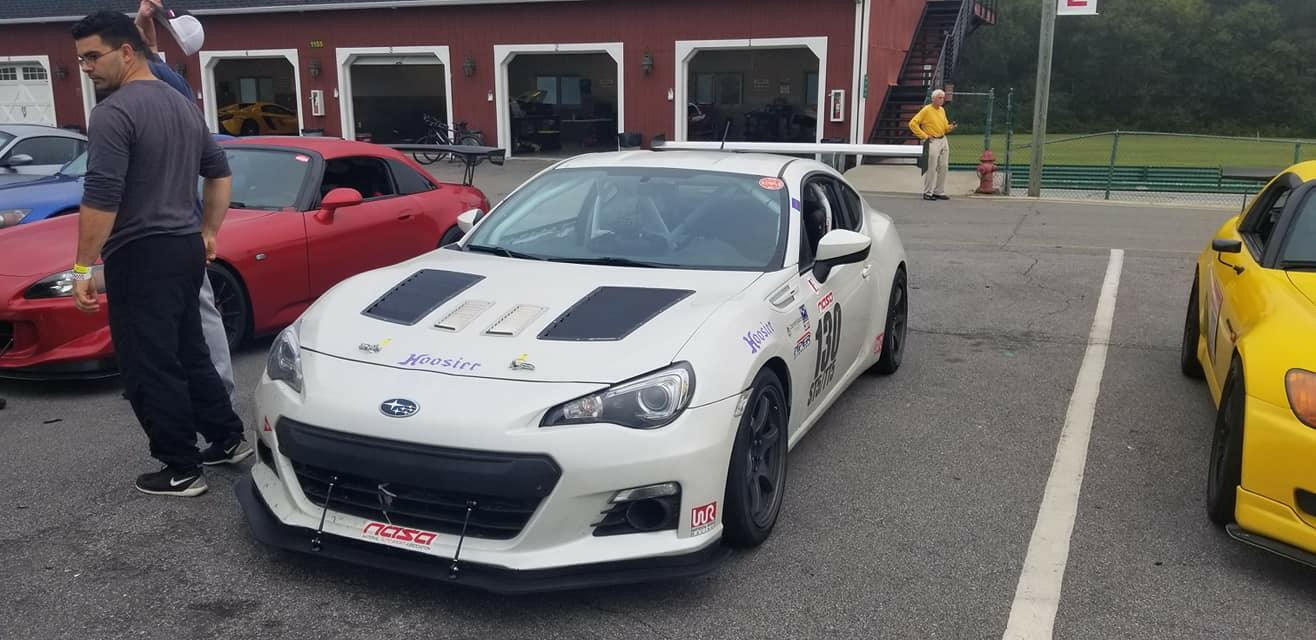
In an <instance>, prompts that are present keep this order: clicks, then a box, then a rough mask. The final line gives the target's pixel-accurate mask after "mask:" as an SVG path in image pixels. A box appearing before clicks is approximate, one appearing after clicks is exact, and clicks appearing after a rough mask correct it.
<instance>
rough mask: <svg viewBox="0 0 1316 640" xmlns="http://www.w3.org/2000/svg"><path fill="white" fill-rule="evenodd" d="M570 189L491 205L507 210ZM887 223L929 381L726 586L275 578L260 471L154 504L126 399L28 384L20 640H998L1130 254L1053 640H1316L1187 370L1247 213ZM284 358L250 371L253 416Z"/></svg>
mask: <svg viewBox="0 0 1316 640" xmlns="http://www.w3.org/2000/svg"><path fill="white" fill-rule="evenodd" d="M542 166H544V165H542V164H538V165H537V164H534V163H532V162H530V161H520V162H516V161H513V162H509V163H508V165H507V167H505V168H502V169H498V168H489V167H486V168H482V169H481V174H480V177H479V178H478V179H477V183H479V184H481V185H482V186H484V187H485V188H486V190H487V191H488V192H489V196H490V198H491V199H493V200H495V201H496V200H498V199H499V198H500V197H501V195H503V194H505V193H506V191H507V190H508V189H509V188H510V186H511V185H515V184H516V183H517V182H518V181H519V180H521V179H523V178H524V177H525V175H526V174H528V173H529V172H531V171H533V170H534V169H536V168H540V167H542ZM449 171H454V172H455V170H454V169H453V168H450V167H439V168H437V172H438V173H439V174H440V175H446V172H449ZM869 199H870V201H871V202H873V204H874V205H875V206H877V207H878V208H879V209H881V210H883V211H886V212H887V213H888V214H890V215H891V216H892V217H893V218H895V220H896V221H897V225H898V229H899V231H900V233H901V235H902V237H903V239H904V241H905V244H906V246H907V249H908V252H909V256H910V276H911V278H910V282H911V286H912V290H911V319H910V326H911V334H910V336H909V347H908V349H909V350H908V352H907V355H906V359H905V362H904V366H903V368H902V369H901V370H900V372H899V373H898V374H896V375H895V376H892V377H889V378H879V377H864V378H861V379H860V380H859V381H858V382H856V383H855V384H854V385H853V386H852V387H851V388H850V390H849V392H848V393H847V394H846V395H845V397H844V398H843V399H842V400H841V401H840V402H838V403H837V404H836V405H835V406H834V407H833V408H832V409H831V411H830V412H829V413H828V415H827V416H826V417H825V418H824V419H823V420H822V422H821V423H820V424H819V425H818V426H817V427H816V428H815V429H814V430H813V431H812V432H811V433H810V434H809V436H808V437H807V438H805V439H804V440H803V441H802V442H801V443H800V444H799V446H798V447H797V448H796V449H795V450H794V451H793V452H792V454H791V457H790V471H789V478H788V485H787V486H788V489H787V496H786V502H785V505H784V508H783V512H782V515H781V519H780V520H779V522H778V525H777V528H776V531H775V532H774V534H773V536H772V538H771V539H770V540H769V541H768V542H767V543H766V544H764V545H763V546H762V547H761V548H759V549H757V550H755V551H751V552H739V553H736V554H735V555H733V556H732V557H731V558H730V559H729V560H728V561H727V562H725V563H724V564H723V565H722V566H721V567H720V568H718V569H717V570H715V571H714V572H712V573H711V574H709V575H707V576H704V577H702V578H698V579H694V580H689V581H684V582H675V583H662V584H650V585H640V586H634V587H624V588H610V589H604V590H592V591H580V592H568V593H556V594H547V595H537V596H530V597H501V596H494V595H489V594H484V593H480V592H474V591H469V590H466V589H460V588H453V587H451V586H449V585H445V584H440V583H433V582H428V581H424V580H418V579H411V578H404V577H398V576H394V575H389V574H384V573H379V572H375V571H370V570H362V569H358V568H354V567H350V566H343V565H338V564H332V563H328V562H324V561H320V560H319V559H316V558H310V557H305V556H294V555H290V554H286V553H282V552H278V551H273V550H269V549H266V548H263V547H260V546H257V545H256V543H254V542H253V541H252V540H251V538H250V536H249V535H248V532H247V528H246V523H245V522H244V520H243V519H242V517H241V515H240V513H239V510H238V506H237V503H236V501H235V500H234V498H233V493H232V485H233V483H234V482H236V481H237V479H238V478H239V477H240V474H242V473H244V472H245V465H244V469H241V470H239V469H220V470H212V471H209V472H208V481H209V484H210V487H211V491H210V492H209V493H208V494H206V495H205V496H204V497H202V498H199V499H196V500H180V499H164V498H156V497H150V496H145V495H141V494H138V493H137V492H135V491H134V490H133V488H132V480H133V477H134V476H135V475H136V474H138V473H141V472H143V471H147V470H153V469H154V468H155V463H154V461H152V460H150V459H149V458H147V457H146V454H145V451H146V442H145V437H144V436H143V435H142V434H141V432H140V430H139V429H138V428H137V427H136V426H135V423H134V421H133V419H132V416H131V412H130V410H129V407H128V405H127V403H126V402H125V401H123V400H122V399H121V398H120V397H119V393H118V388H117V384H116V383H115V382H114V381H112V380H111V381H105V382H98V383H79V384H57V385H52V384H35V383H12V382H0V397H4V398H7V399H8V407H7V408H6V409H4V410H3V411H0V438H2V439H3V440H2V441H3V445H2V446H0V575H2V576H4V579H3V580H2V581H0V609H3V610H4V611H6V612H7V614H6V615H5V616H4V621H3V623H2V626H0V637H4V638H38V637H40V638H120V637H123V638H139V637H140V638H174V637H191V638H212V637H213V638H227V637H267V638H285V637H286V638H303V637H321V638H366V637H369V638H378V637H385V636H406V637H417V638H420V637H423V638H573V639H574V638H630V637H640V636H642V635H643V636H645V637H652V638H692V637H700V638H768V637H782V638H786V637H789V638H875V637H882V638H1000V637H1002V634H1003V633H1004V632H1005V630H1006V627H1007V623H1008V621H1009V620H1010V617H1011V612H1012V609H1014V608H1016V597H1015V594H1016V587H1017V585H1018V583H1019V580H1020V575H1021V571H1023V569H1024V563H1025V558H1026V557H1027V556H1028V554H1029V548H1030V539H1031V537H1032V535H1033V531H1034V523H1035V522H1036V521H1037V519H1038V513H1039V505H1041V504H1042V501H1043V492H1044V489H1045V488H1046V486H1047V482H1048V477H1049V475H1050V474H1051V471H1052V463H1053V459H1054V458H1055V456H1056V451H1057V443H1058V441H1059V439H1060V433H1061V430H1062V428H1063V427H1064V426H1065V424H1066V415H1067V411H1068V408H1069V404H1070V400H1071V395H1072V394H1073V393H1074V391H1075V387H1076V380H1077V379H1078V377H1079V370H1080V366H1081V364H1082V362H1083V361H1084V358H1085V353H1086V352H1087V351H1088V346H1089V336H1090V332H1091V329H1092V325H1093V320H1094V315H1095V314H1097V312H1098V307H1099V304H1098V301H1099V299H1100V297H1101V294H1102V290H1103V282H1106V281H1108V271H1109V270H1110V266H1111V260H1112V251H1111V250H1112V249H1114V250H1121V251H1122V252H1123V253H1122V269H1120V270H1119V271H1118V272H1117V274H1116V275H1117V276H1118V280H1117V289H1116V292H1117V295H1116V296H1115V297H1114V300H1113V301H1114V307H1113V311H1114V313H1113V318H1112V322H1111V324H1110V327H1111V334H1110V339H1109V341H1108V343H1107V344H1105V348H1106V354H1105V360H1104V367H1103V368H1102V373H1103V375H1102V376H1101V377H1100V387H1099V395H1097V396H1096V405H1095V412H1094V413H1093V414H1092V416H1093V419H1092V425H1091V437H1090V443H1089V446H1088V447H1087V457H1086V464H1085V465H1082V466H1081V468H1078V469H1070V470H1069V471H1071V472H1073V473H1077V474H1078V476H1079V477H1080V478H1081V480H1082V485H1081V489H1082V491H1081V494H1080V497H1079V499H1078V503H1077V514H1076V518H1075V521H1074V525H1073V531H1072V536H1071V537H1070V538H1069V540H1070V548H1069V554H1068V558H1067V564H1066V565H1065V566H1064V573H1063V588H1062V589H1061V590H1059V601H1058V609H1057V610H1056V614H1055V618H1054V637H1057V638H1202V637H1248V638H1269V637H1273V638H1299V637H1311V635H1312V633H1313V629H1316V607H1314V606H1313V604H1312V595H1313V594H1314V593H1316V570H1312V569H1308V568H1304V567H1301V566H1299V565H1296V564H1293V563H1290V562H1288V561H1286V560H1283V559H1280V558H1277V557H1273V556H1271V555H1268V554H1266V553H1265V552H1262V551H1259V550H1256V549H1253V548H1250V547H1246V546H1243V545H1241V544H1239V543H1237V542H1234V541H1233V540H1231V539H1230V538H1228V536H1226V535H1225V534H1224V532H1223V531H1221V530H1218V529H1216V528H1215V527H1213V526H1212V525H1211V524H1210V523H1209V521H1208V520H1207V518H1206V514H1205V509H1204V505H1203V503H1204V492H1205V483H1206V480H1205V476H1206V467H1207V452H1208V447H1209V440H1210V426H1211V423H1212V420H1213V416H1214V411H1213V408H1212V406H1211V403H1210V400H1209V397H1208V395H1207V392H1206V389H1205V387H1204V386H1203V385H1202V384H1201V383H1199V382H1196V381H1190V380H1187V379H1185V378H1183V377H1182V376H1181V375H1180V374H1179V370H1178V363H1177V360H1176V357H1177V350H1178V344H1179V339H1180V331H1181V328H1182V322H1183V310H1184V309H1183V307H1184V303H1185V300H1186V295H1187V291H1188V287H1189V284H1190V281H1191V272H1190V266H1191V263H1192V259H1193V255H1194V253H1196V251H1198V250H1199V248H1200V247H1201V246H1202V245H1203V244H1204V243H1205V241H1206V239H1207V238H1208V237H1209V235H1210V234H1211V232H1212V231H1213V230H1214V229H1215V227H1216V226H1217V225H1218V224H1219V223H1220V222H1221V221H1223V220H1224V219H1225V218H1226V217H1228V216H1229V215H1230V211H1228V210H1223V209H1216V210H1194V209H1187V208H1175V207H1164V208H1152V207H1136V206H1099V205H1090V204H1068V203H1062V202H1047V201H1043V202H1020V201H1019V200H1017V199H1015V200H1005V199H977V198H974V199H969V198H961V199H955V200H952V201H950V202H935V203H929V202H924V201H922V200H920V199H918V198H917V197H906V196H879V195H870V196H869ZM269 342H270V341H269V339H268V338H264V339H258V340H256V341H255V342H254V343H252V344H250V345H249V346H247V347H246V348H244V349H243V350H241V351H240V352H239V353H237V354H235V364H236V366H237V370H238V371H237V373H238V379H239V382H240V384H241V385H243V386H245V387H246V389H247V391H245V392H244V393H243V394H242V403H241V406H240V407H239V413H240V414H241V415H243V416H250V415H252V402H251V392H250V388H251V387H252V386H253V385H254V384H255V381H256V380H257V379H258V377H259V375H260V372H261V370H262V368H263V366H264V358H265V350H266V349H267V348H268V346H269ZM1026 604H1028V603H1026V602H1025V603H1023V605H1026ZM1023 605H1020V606H1023Z"/></svg>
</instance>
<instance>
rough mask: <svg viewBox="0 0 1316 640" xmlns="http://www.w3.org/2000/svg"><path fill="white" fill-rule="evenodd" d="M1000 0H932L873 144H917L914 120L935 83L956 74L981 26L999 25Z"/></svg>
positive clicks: (874, 132) (892, 88)
mask: <svg viewBox="0 0 1316 640" xmlns="http://www.w3.org/2000/svg"><path fill="white" fill-rule="evenodd" d="M996 2H997V0H928V3H927V5H926V6H925V7H924V9H923V17H922V18H921V19H920V21H919V26H918V29H917V30H916V31H915V32H914V40H913V42H912V43H911V44H910V47H909V53H907V54H906V55H905V64H904V66H903V67H902V68H901V70H900V76H899V78H898V79H897V82H896V84H894V85H891V86H888V87H887V89H886V96H885V97H884V98H883V99H882V107H881V109H880V110H879V111H878V115H877V121H876V122H875V123H874V126H873V130H872V132H871V133H870V134H869V136H868V142H869V143H871V144H905V143H908V144H913V143H915V142H917V138H915V137H914V133H913V132H911V131H910V130H909V119H910V118H912V117H914V114H916V113H918V110H919V109H921V108H923V105H924V104H926V103H927V99H928V96H929V94H930V93H931V92H932V89H933V88H935V87H941V86H944V85H945V84H946V82H947V81H949V80H953V79H954V77H955V69H956V67H957V65H958V63H959V58H960V50H961V49H962V48H963V46H964V40H965V38H967V37H968V35H969V34H970V33H973V31H974V30H976V29H977V28H978V27H980V26H982V25H987V24H996Z"/></svg>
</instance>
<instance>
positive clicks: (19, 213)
mask: <svg viewBox="0 0 1316 640" xmlns="http://www.w3.org/2000/svg"><path fill="white" fill-rule="evenodd" d="M29 213H32V210H31V209H0V229H3V228H5V227H12V226H14V225H16V224H18V223H20V222H22V221H23V218H26V217H27V214H29Z"/></svg>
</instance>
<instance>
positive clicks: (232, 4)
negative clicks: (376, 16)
mask: <svg viewBox="0 0 1316 640" xmlns="http://www.w3.org/2000/svg"><path fill="white" fill-rule="evenodd" d="M484 1H485V2H489V1H490V0H484ZM492 1H494V2H497V1H499V0H492ZM507 1H508V2H511V1H520V2H540V1H548V2H551V1H563V0H507ZM137 4H138V3H137V0H0V22H5V21H13V20H38V19H41V18H69V17H73V16H84V15H87V14H89V13H93V12H95V11H99V10H101V9H118V10H120V11H123V12H124V13H132V12H135V11H137ZM371 4H373V5H378V6H385V7H389V6H391V7H405V6H408V5H421V4H442V0H437V1H431V2H428V3H427V2H425V0H178V2H174V3H171V4H170V6H174V7H177V8H180V9H186V10H188V11H191V12H193V13H196V14H198V15H204V14H205V13H207V12H209V11H215V10H225V9H266V8H282V7H287V8H289V9H291V8H300V9H304V8H305V7H306V6H307V5H310V6H312V7H316V8H319V7H321V6H326V5H327V6H329V7H331V6H332V5H371ZM451 4H475V2H472V1H470V0H467V1H463V0H451Z"/></svg>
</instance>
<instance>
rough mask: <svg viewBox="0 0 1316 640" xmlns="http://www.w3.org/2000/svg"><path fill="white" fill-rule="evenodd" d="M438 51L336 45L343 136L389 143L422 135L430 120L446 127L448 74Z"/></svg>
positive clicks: (447, 120)
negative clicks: (401, 51) (382, 50)
mask: <svg viewBox="0 0 1316 640" xmlns="http://www.w3.org/2000/svg"><path fill="white" fill-rule="evenodd" d="M443 49H444V50H445V51H444V52H443V53H442V54H440V53H433V52H431V53H409V54H404V55H394V54H392V53H373V52H370V51H373V50H367V49H361V50H343V49H340V50H339V58H340V60H341V61H342V63H341V69H342V72H341V73H342V74H343V77H344V78H345V81H344V82H343V87H344V91H343V95H342V96H341V97H340V100H341V104H342V106H343V109H344V114H343V120H344V125H345V126H344V130H343V131H344V137H346V138H355V139H357V140H365V141H369V142H376V143H381V144H389V143H399V142H412V141H417V140H420V139H422V138H423V137H424V136H425V134H426V133H428V132H429V130H430V128H431V126H430V124H429V123H437V124H438V126H440V127H442V128H450V126H451V124H452V122H451V114H452V110H451V108H450V105H449V97H448V88H449V86H450V85H451V78H450V76H449V71H448V66H447V64H446V61H447V55H446V47H444V48H443ZM453 143H454V144H455V143H456V141H453Z"/></svg>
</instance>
